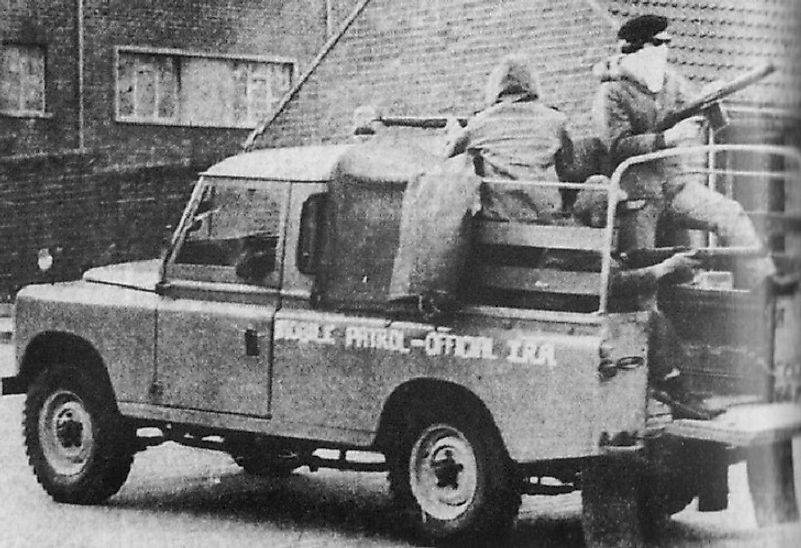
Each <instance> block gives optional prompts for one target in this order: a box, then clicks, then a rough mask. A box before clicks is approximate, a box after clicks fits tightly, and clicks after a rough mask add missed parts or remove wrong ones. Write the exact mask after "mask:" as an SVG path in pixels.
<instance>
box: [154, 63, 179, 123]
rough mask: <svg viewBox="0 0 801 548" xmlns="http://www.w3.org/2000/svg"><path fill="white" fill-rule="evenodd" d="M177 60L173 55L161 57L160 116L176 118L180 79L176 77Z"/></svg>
mask: <svg viewBox="0 0 801 548" xmlns="http://www.w3.org/2000/svg"><path fill="white" fill-rule="evenodd" d="M176 64H177V63H176V60H175V58H173V57H167V56H163V57H161V58H160V59H159V85H158V91H159V100H158V102H159V104H158V117H159V118H162V119H163V118H168V119H170V118H174V117H175V105H176V100H177V95H178V89H177V84H178V79H177V78H176V74H177V70H176Z"/></svg>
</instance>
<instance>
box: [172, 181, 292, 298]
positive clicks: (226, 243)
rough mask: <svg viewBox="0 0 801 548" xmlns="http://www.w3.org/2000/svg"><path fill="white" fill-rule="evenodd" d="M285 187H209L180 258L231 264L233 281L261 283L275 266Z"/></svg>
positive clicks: (197, 262)
mask: <svg viewBox="0 0 801 548" xmlns="http://www.w3.org/2000/svg"><path fill="white" fill-rule="evenodd" d="M284 190H285V187H283V186H282V187H279V188H275V187H273V188H269V187H267V188H260V187H253V188H245V187H242V186H234V187H227V186H219V187H217V188H215V189H209V191H208V192H207V194H206V196H205V197H204V199H203V200H202V201H201V204H200V205H199V206H198V209H197V211H196V212H195V222H194V223H195V224H194V225H193V226H192V227H191V228H190V231H189V233H187V235H186V239H185V240H184V243H183V247H182V248H181V250H180V252H179V254H178V256H177V258H176V262H177V263H178V264H191V265H209V266H225V267H232V268H231V271H233V273H232V276H234V277H233V278H231V281H237V282H239V283H242V282H245V283H260V282H262V281H264V279H265V277H266V276H267V275H268V274H269V273H271V272H273V271H274V270H275V267H276V249H277V246H278V240H279V234H280V230H279V229H280V226H281V222H280V220H281V207H282V204H283V203H284V198H285V192H284Z"/></svg>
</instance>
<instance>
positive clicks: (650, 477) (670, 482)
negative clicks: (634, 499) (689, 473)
mask: <svg viewBox="0 0 801 548" xmlns="http://www.w3.org/2000/svg"><path fill="white" fill-rule="evenodd" d="M696 494H697V487H696V486H695V485H693V483H692V482H691V481H689V480H688V478H687V477H686V476H681V475H677V474H643V476H642V477H641V478H640V481H639V486H638V493H637V495H638V497H639V501H638V512H639V518H640V527H641V528H642V532H643V536H644V537H645V538H646V539H649V540H652V539H655V538H657V537H659V536H660V534H661V533H662V532H663V531H664V530H665V528H666V526H667V524H668V522H669V520H670V516H672V515H673V514H676V513H678V512H681V511H682V510H684V509H685V508H686V507H687V505H688V504H690V503H691V502H692V500H693V499H694V498H695V496H696Z"/></svg>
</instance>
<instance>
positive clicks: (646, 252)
mask: <svg viewBox="0 0 801 548" xmlns="http://www.w3.org/2000/svg"><path fill="white" fill-rule="evenodd" d="M688 251H692V255H691V256H692V257H693V258H695V259H698V260H699V261H701V262H702V263H704V264H709V263H719V262H727V263H729V262H731V261H734V260H736V259H739V258H747V257H762V256H764V255H765V253H766V251H765V249H763V248H761V247H698V248H692V247H687V246H671V247H654V248H649V249H633V250H631V251H628V252H626V253H621V254H620V259H621V261H623V263H624V264H625V265H626V266H627V267H629V268H644V267H647V266H651V265H655V264H657V263H661V262H662V261H665V260H667V259H669V258H670V257H672V256H673V255H675V254H677V253H685V252H688Z"/></svg>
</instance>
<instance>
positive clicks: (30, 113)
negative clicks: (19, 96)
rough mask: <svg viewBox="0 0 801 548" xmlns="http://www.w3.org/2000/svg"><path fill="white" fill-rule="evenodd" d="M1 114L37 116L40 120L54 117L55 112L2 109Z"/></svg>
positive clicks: (25, 116) (9, 116)
mask: <svg viewBox="0 0 801 548" xmlns="http://www.w3.org/2000/svg"><path fill="white" fill-rule="evenodd" d="M0 116H4V117H6V118H37V119H40V120H49V119H51V118H52V117H53V113H51V112H35V111H18V110H0Z"/></svg>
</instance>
